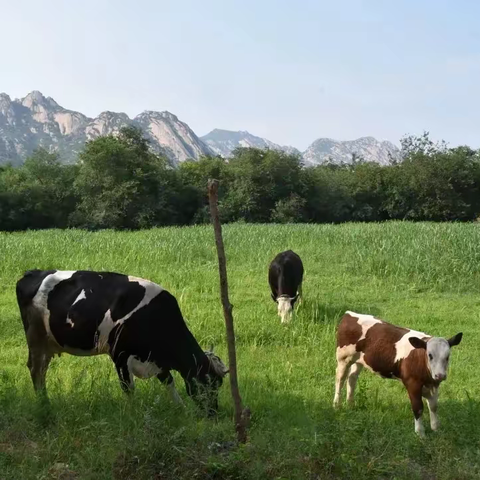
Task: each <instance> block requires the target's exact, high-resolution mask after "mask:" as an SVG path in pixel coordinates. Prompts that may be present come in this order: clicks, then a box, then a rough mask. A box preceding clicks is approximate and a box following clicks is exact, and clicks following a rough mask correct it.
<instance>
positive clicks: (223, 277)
mask: <svg viewBox="0 0 480 480" xmlns="http://www.w3.org/2000/svg"><path fill="white" fill-rule="evenodd" d="M208 199H209V202H210V215H211V217H212V224H213V230H214V232H215V243H216V245H217V255H218V271H219V274H220V296H221V299H222V306H223V315H224V316H225V327H226V330H227V347H228V363H229V369H230V370H229V371H230V389H231V391H232V397H233V404H234V408H235V430H236V432H237V438H238V441H239V442H241V443H245V442H246V441H247V424H248V422H249V419H250V410H249V409H248V408H245V409H243V407H242V399H241V397H240V391H239V389H238V377H237V354H236V351H235V330H234V328H233V316H232V309H233V305H232V304H231V303H230V300H229V299H228V280H227V260H226V257H225V249H224V246H223V239H222V226H221V224H220V218H219V216H218V180H212V179H211V180H209V181H208Z"/></svg>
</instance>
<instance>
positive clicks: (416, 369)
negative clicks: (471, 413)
mask: <svg viewBox="0 0 480 480" xmlns="http://www.w3.org/2000/svg"><path fill="white" fill-rule="evenodd" d="M461 340H462V333H457V335H455V336H454V337H452V338H450V339H449V340H446V339H445V338H440V337H432V336H430V335H427V334H426V333H423V332H417V331H415V330H410V329H408V328H402V327H397V326H395V325H392V324H390V323H387V322H384V321H383V320H380V319H378V318H376V317H374V316H372V315H363V314H359V313H355V312H349V311H347V312H345V315H344V316H343V317H342V320H341V321H340V324H339V326H338V331H337V372H336V383H335V399H334V401H333V405H334V406H335V407H337V406H338V405H339V404H340V392H341V389H342V387H343V384H344V382H345V380H346V378H347V376H348V383H347V401H348V402H349V403H353V396H354V392H355V386H356V384H357V379H358V375H359V374H360V372H361V371H362V369H363V367H367V368H368V369H369V370H371V371H372V372H374V373H377V374H379V375H381V376H382V377H384V378H394V379H397V380H401V381H402V383H403V384H404V385H405V387H406V389H407V392H408V396H409V397H410V402H411V404H412V410H413V415H414V417H415V432H416V433H417V434H418V435H420V436H422V437H423V436H424V435H425V431H424V428H423V424H422V413H423V400H422V397H424V398H426V399H427V403H428V409H429V411H430V426H431V428H432V430H437V428H438V426H439V422H438V417H437V402H438V393H439V392H438V389H439V386H440V383H441V382H442V381H443V380H445V379H446V378H447V369H448V362H449V359H450V348H451V347H453V346H454V345H458V344H459V343H460V341H461Z"/></svg>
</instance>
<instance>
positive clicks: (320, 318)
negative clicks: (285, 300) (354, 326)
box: [296, 299, 380, 325]
mask: <svg viewBox="0 0 480 480" xmlns="http://www.w3.org/2000/svg"><path fill="white" fill-rule="evenodd" d="M347 310H350V311H354V312H357V313H368V314H370V315H378V314H379V312H380V309H379V308H376V307H375V306H373V307H372V305H371V304H368V305H367V304H359V303H354V304H346V303H341V304H330V303H323V302H321V301H318V300H316V299H314V300H309V299H306V300H304V301H303V303H302V304H300V305H299V306H298V308H297V309H296V312H297V315H299V316H301V317H303V318H304V319H305V320H307V321H311V322H314V323H323V324H335V325H336V324H338V323H339V322H340V319H341V318H342V316H343V314H344V313H345V312H346V311H347Z"/></svg>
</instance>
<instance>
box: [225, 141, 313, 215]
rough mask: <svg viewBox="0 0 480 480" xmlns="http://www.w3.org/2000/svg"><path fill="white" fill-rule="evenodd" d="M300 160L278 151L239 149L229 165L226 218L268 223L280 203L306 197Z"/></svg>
mask: <svg viewBox="0 0 480 480" xmlns="http://www.w3.org/2000/svg"><path fill="white" fill-rule="evenodd" d="M301 170H302V168H301V163H300V158H299V157H298V156H296V155H288V154H286V153H284V152H279V151H276V150H260V149H257V148H239V149H237V150H235V151H234V153H233V157H232V158H231V159H230V160H229V163H228V172H229V173H230V175H231V177H230V178H231V184H230V186H229V189H228V193H227V195H226V198H225V200H224V202H223V204H222V207H223V214H224V218H225V219H228V220H239V219H243V220H246V221H250V222H268V221H269V220H270V218H271V215H272V211H273V210H274V209H275V207H276V205H277V202H278V201H280V200H286V199H287V198H289V197H290V196H291V195H292V194H296V195H298V196H299V197H303V195H304V192H305V186H304V185H303V183H302V174H301Z"/></svg>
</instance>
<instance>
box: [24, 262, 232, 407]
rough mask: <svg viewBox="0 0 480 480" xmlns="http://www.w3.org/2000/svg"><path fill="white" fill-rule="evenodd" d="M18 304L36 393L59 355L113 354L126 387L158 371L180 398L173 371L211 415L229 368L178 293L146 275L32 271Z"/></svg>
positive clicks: (174, 394)
mask: <svg viewBox="0 0 480 480" xmlns="http://www.w3.org/2000/svg"><path fill="white" fill-rule="evenodd" d="M17 301H18V306H19V308H20V313H21V316H22V321H23V325H24V328H25V334H26V337H27V343H28V350H29V352H28V368H29V370H30V373H31V376H32V381H33V385H34V388H35V390H37V391H41V390H45V378H46V373H47V369H48V365H49V363H50V360H51V359H52V357H53V355H54V354H59V355H60V353H63V352H67V353H70V354H72V355H85V356H89V355H100V354H108V355H110V357H111V358H112V360H113V362H114V364H115V367H116V370H117V373H118V376H119V378H120V384H121V386H122V389H123V390H124V391H126V392H128V391H130V390H132V389H133V388H134V379H133V377H134V376H136V377H138V378H150V377H152V376H156V377H157V378H158V379H159V380H160V381H161V382H162V383H163V384H166V385H168V386H169V387H170V389H171V392H172V395H173V397H174V399H175V400H176V401H177V402H179V403H181V398H180V396H179V395H178V392H177V391H176V389H175V386H174V382H173V377H172V375H171V373H170V371H171V370H176V371H178V372H180V374H181V375H182V377H183V379H184V381H185V385H186V389H187V393H188V395H190V396H191V397H192V398H193V399H194V400H195V401H196V403H197V404H199V405H200V406H202V407H203V408H205V409H206V410H207V411H208V413H209V414H212V413H214V412H215V411H216V410H217V406H218V389H219V387H220V386H221V384H222V382H223V377H224V376H225V375H226V373H227V369H226V368H225V365H224V364H223V363H222V361H221V360H220V358H219V357H217V356H216V355H214V354H213V352H211V351H207V352H204V351H203V350H202V349H201V348H200V346H199V345H198V343H197V341H196V340H195V338H194V337H193V335H192V334H191V333H190V330H189V329H188V327H187V325H186V324H185V321H184V319H183V316H182V313H181V311H180V308H179V306H178V303H177V300H176V299H175V297H174V296H173V295H172V294H170V293H169V292H167V291H166V290H164V289H163V288H162V287H160V286H159V285H157V284H155V283H153V282H150V281H149V280H144V279H142V278H136V277H131V276H127V275H122V274H118V273H111V272H92V271H58V270H48V271H44V270H32V271H29V272H26V273H25V274H24V276H23V277H22V278H21V279H20V280H19V281H18V282H17Z"/></svg>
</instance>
